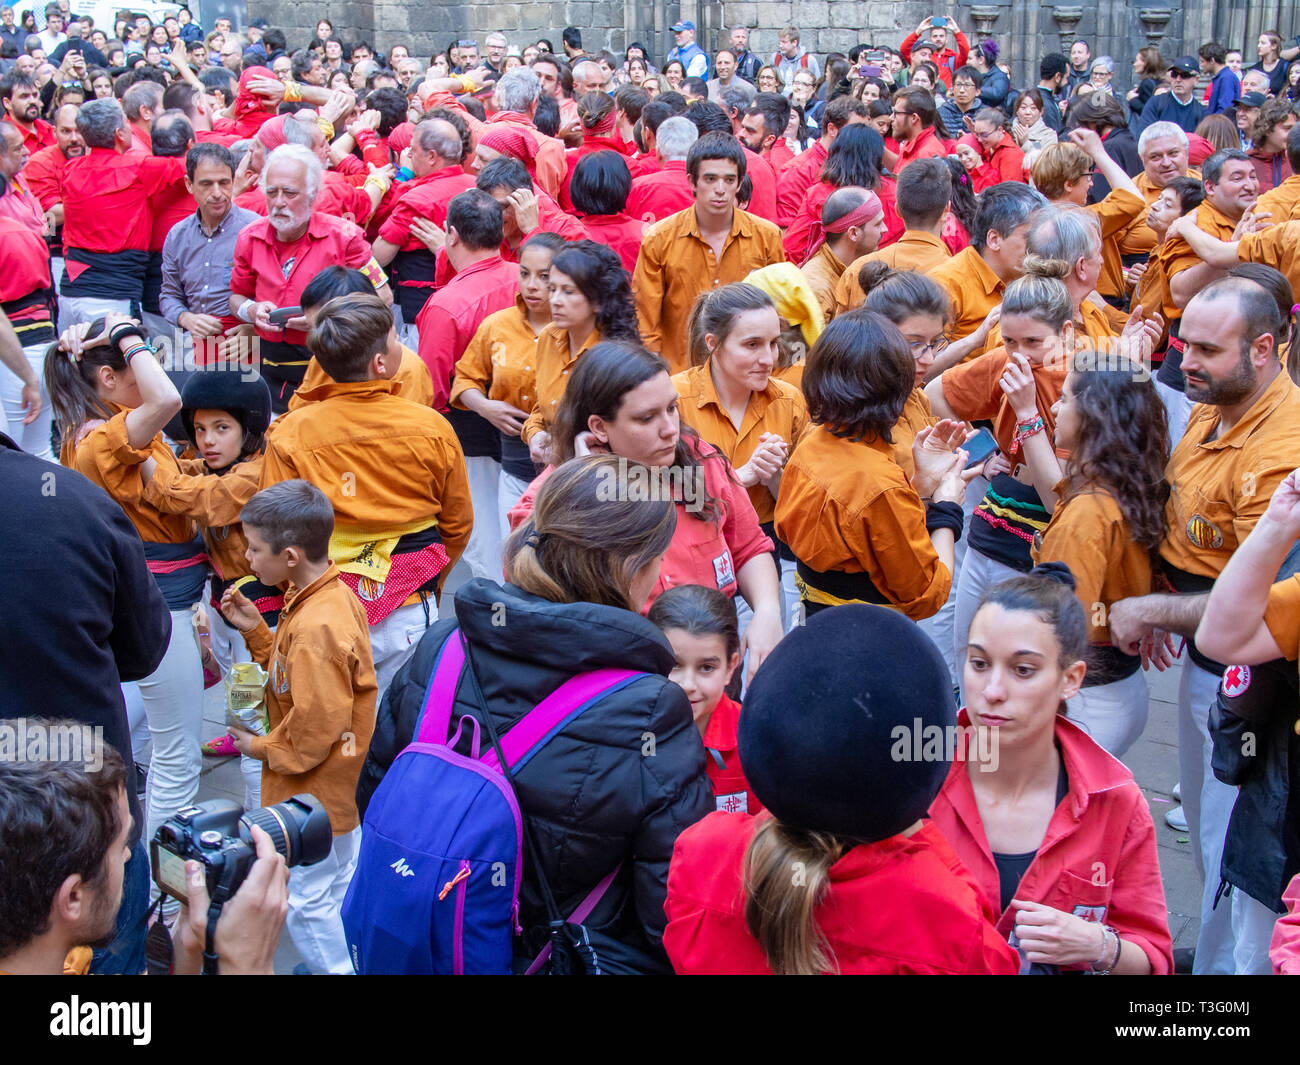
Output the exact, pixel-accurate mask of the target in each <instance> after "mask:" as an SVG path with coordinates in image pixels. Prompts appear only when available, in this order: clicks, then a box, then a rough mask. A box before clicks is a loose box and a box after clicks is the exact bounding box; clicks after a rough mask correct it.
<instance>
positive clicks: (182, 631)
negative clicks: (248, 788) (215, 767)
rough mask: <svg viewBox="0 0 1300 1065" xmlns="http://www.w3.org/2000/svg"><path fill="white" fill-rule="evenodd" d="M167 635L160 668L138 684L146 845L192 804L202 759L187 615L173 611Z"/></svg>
mask: <svg viewBox="0 0 1300 1065" xmlns="http://www.w3.org/2000/svg"><path fill="white" fill-rule="evenodd" d="M171 616H172V635H171V640H170V641H169V642H168V644H167V653H166V654H165V655H164V656H163V660H162V662H161V663H160V664H159V666H158V668H157V669H155V670H154V671H153V672H152V673H151V674H150V675H149V676H147V677H145V678H144V680H142V681H139V690H140V697H141V699H142V700H143V702H144V712H145V717H146V718H147V719H148V721H149V735H150V738H151V739H152V740H153V756H152V757H151V758H150V760H149V789H148V796H147V799H146V803H145V822H146V825H147V828H148V830H147V832H146V835H145V838H146V839H153V834H154V832H155V830H156V829H157V828H158V826H159V825H160V824H162V823H163V822H164V821H165V820H167V818H169V817H171V816H172V815H173V814H174V813H176V811H177V810H179V809H180V808H181V807H183V806H188V805H189V804H190V803H191V802H193V801H194V796H195V795H196V794H198V790H199V771H200V770H201V769H202V767H203V755H202V752H201V751H200V750H199V742H200V739H201V733H202V730H203V663H202V660H201V659H200V657H199V645H198V644H197V643H196V642H195V641H194V628H193V625H192V624H191V622H190V617H191V615H190V612H189V611H188V610H173V611H172V612H171Z"/></svg>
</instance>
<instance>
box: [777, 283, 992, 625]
mask: <svg viewBox="0 0 1300 1065" xmlns="http://www.w3.org/2000/svg"><path fill="white" fill-rule="evenodd" d="M915 386H916V363H915V360H914V359H913V358H912V354H911V351H910V350H909V348H908V344H907V341H905V340H904V339H903V335H902V334H901V333H900V332H899V331H898V327H897V326H895V325H894V324H893V323H892V322H890V321H888V320H887V319H885V318H883V317H881V316H880V315H878V314H875V313H873V312H871V311H867V310H863V309H861V308H859V309H857V310H853V311H849V312H848V313H847V314H842V315H840V316H839V317H837V318H836V319H835V320H834V321H832V322H831V324H830V325H828V326H827V327H826V330H825V332H823V333H822V335H821V336H820V337H819V338H818V340H817V343H816V344H815V345H813V349H812V352H811V353H810V354H809V356H808V365H807V369H805V370H804V377H803V394H804V399H805V400H806V402H807V404H808V415H809V418H810V419H811V421H812V423H813V428H812V429H810V430H809V431H808V432H807V433H806V434H805V435H804V437H803V439H802V440H801V441H800V442H799V445H798V446H797V447H796V448H795V450H794V454H793V455H792V456H791V457H790V460H789V462H788V463H787V464H786V469H785V474H784V476H783V477H782V481H781V496H780V498H779V499H778V500H777V504H776V520H775V528H776V532H777V535H778V536H780V538H781V539H782V540H783V541H784V542H785V543H787V544H788V545H789V546H790V550H791V551H793V552H794V555H795V558H797V559H798V563H797V566H798V583H799V590H800V595H801V597H802V600H803V605H804V610H805V613H807V614H812V613H815V612H817V611H820V610H825V609H827V608H828V607H832V606H837V605H840V604H842V603H852V602H864V603H879V604H889V605H892V606H894V607H896V608H897V609H899V610H901V611H902V612H903V613H905V614H906V615H907V616H908V617H910V618H912V619H913V620H915V621H919V620H921V619H922V618H928V617H931V616H933V615H934V614H935V613H937V612H938V610H939V608H940V607H941V606H943V604H944V602H945V601H946V600H947V598H948V592H949V590H950V589H951V587H952V572H953V545H954V543H955V539H956V537H957V536H959V535H960V534H961V526H962V513H961V501H962V499H963V498H964V497H965V494H966V479H965V477H964V476H963V467H964V466H965V462H966V453H965V452H964V451H960V450H954V448H957V447H958V446H959V445H960V443H961V442H962V441H964V440H965V438H966V429H965V426H962V425H959V424H956V423H950V425H949V427H948V429H949V430H950V431H945V432H944V433H943V434H941V437H940V434H938V433H937V431H936V430H931V432H930V433H928V434H925V438H924V439H923V440H922V441H921V444H922V446H923V447H924V446H925V444H926V443H927V442H930V441H933V444H934V446H936V447H939V448H940V454H938V455H937V456H935V460H933V461H932V460H930V459H928V458H927V459H926V461H920V460H917V459H916V456H918V455H919V454H921V452H919V451H918V450H917V448H915V447H914V449H913V456H914V460H915V461H916V466H917V469H916V470H915V471H914V473H913V478H912V480H910V481H909V479H908V477H907V476H906V475H905V474H904V473H903V470H902V468H901V467H900V466H899V464H898V460H897V459H896V458H895V457H894V437H893V430H894V427H895V426H896V425H897V424H898V421H899V419H900V418H901V417H902V416H903V409H904V407H905V406H906V404H907V399H908V396H909V395H911V393H912V391H913V389H914V388H915ZM940 445H941V446H940ZM945 452H946V453H945ZM972 476H973V475H972ZM918 485H919V487H918ZM923 497H928V498H929V501H928V502H925V501H923Z"/></svg>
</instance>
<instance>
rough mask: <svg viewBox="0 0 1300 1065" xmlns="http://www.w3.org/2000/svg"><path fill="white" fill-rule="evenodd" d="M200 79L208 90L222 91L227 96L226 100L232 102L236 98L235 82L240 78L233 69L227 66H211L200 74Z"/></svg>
mask: <svg viewBox="0 0 1300 1065" xmlns="http://www.w3.org/2000/svg"><path fill="white" fill-rule="evenodd" d="M199 81H201V82H202V83H203V88H204V89H205V90H206V91H208V92H221V93H224V94H225V96H226V102H227V103H230V102H231V101H232V100H234V98H235V84H236V82H237V81H238V79H237V78H236V77H235V75H234V73H233V72H232V71H229V70H227V69H226V68H225V67H210V68H209V69H207V70H205V71H203V73H201V74H200V75H199Z"/></svg>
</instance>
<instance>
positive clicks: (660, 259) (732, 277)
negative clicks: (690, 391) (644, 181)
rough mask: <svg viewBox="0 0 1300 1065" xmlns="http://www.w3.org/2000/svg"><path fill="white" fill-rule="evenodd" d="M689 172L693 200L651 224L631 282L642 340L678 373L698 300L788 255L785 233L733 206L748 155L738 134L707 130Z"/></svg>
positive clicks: (688, 164) (693, 151) (695, 146)
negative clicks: (690, 318) (782, 234)
mask: <svg viewBox="0 0 1300 1065" xmlns="http://www.w3.org/2000/svg"><path fill="white" fill-rule="evenodd" d="M686 172H687V175H688V176H689V177H690V181H691V191H692V192H693V194H694V196H695V205H694V206H693V207H689V208H687V209H686V210H684V211H679V212H678V213H677V214H675V215H670V216H669V217H668V218H665V219H663V221H661V222H657V223H656V224H655V225H654V226H653V227H651V229H650V231H649V232H648V233H647V234H646V238H645V241H644V242H643V243H642V245H641V255H640V257H639V258H638V259H637V263H636V272H635V273H634V275H633V279H632V287H633V289H634V290H635V292H636V309H637V318H638V319H639V321H640V325H641V338H642V340H643V342H644V343H645V345H646V347H648V348H649V349H650V350H651V351H657V352H658V353H659V354H661V355H662V356H663V357H664V359H665V360H666V361H667V362H668V365H669V366H670V367H671V368H672V370H673V372H677V371H679V370H683V369H685V368H686V324H687V319H688V318H689V317H690V310H691V307H692V306H693V305H694V303H695V298H696V297H697V296H698V295H699V294H700V293H701V292H708V291H711V290H712V289H714V288H716V287H717V286H719V285H725V284H728V283H729V282H732V281H743V280H744V279H745V276H746V275H747V274H748V273H749V272H750V271H751V270H755V269H757V268H759V267H762V266H767V265H768V264H769V263H778V262H782V261H783V260H784V259H785V254H784V252H783V251H782V248H781V231H780V230H779V229H777V228H776V226H774V225H773V224H772V223H771V222H766V221H764V220H763V219H761V218H756V217H754V216H753V215H750V214H748V213H747V212H745V211H742V210H741V209H740V208H739V207H737V206H736V195H737V193H738V192H739V191H740V183H741V182H742V181H743V180H744V178H745V156H744V152H743V151H742V149H741V147H740V144H739V143H738V142H737V141H736V139H735V138H734V137H731V136H728V135H726V134H722V133H706V134H705V135H704V136H703V137H701V138H700V139H699V140H697V141H696V142H695V143H694V144H693V145H692V146H691V150H690V154H689V155H688V156H687V159H686Z"/></svg>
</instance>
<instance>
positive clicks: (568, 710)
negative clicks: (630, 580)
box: [444, 669, 646, 772]
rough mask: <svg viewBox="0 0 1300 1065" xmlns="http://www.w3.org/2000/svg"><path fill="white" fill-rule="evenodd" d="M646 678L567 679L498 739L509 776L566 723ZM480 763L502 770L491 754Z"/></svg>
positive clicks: (603, 672) (626, 673) (612, 672)
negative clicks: (604, 699)
mask: <svg viewBox="0 0 1300 1065" xmlns="http://www.w3.org/2000/svg"><path fill="white" fill-rule="evenodd" d="M645 675H646V674H644V673H639V672H637V671H636V670H632V669H596V670H592V671H591V672H590V673H579V674H578V675H577V676H576V677H570V678H569V679H568V680H567V681H565V682H564V683H563V684H561V685H560V686H559V687H558V688H556V689H555V691H553V692H551V694H550V695H548V696H547V697H546V698H545V699H543V700H542V701H541V702H540V703H538V704H537V705H536V706H535V707H533V709H532V710H530V711H529V712H528V713H527V714H525V715H524V716H523V717H522V718H520V720H519V722H518V723H517V724H516V725H515V726H514V727H513V728H512V729H511V730H510V731H509V732H507V733H506V734H505V735H504V736H502V737H501V753H502V754H503V755H505V758H506V762H507V763H508V764H509V766H510V769H511V772H515V771H517V770H519V769H520V768H521V767H522V766H523V765H524V764H525V763H526V762H527V761H528V760H529V759H530V758H531V757H532V756H533V755H534V754H536V753H537V751H539V750H540V749H541V748H542V747H543V746H545V744H546V742H547V741H548V740H549V739H550V738H551V737H552V736H554V735H555V734H556V733H557V732H559V731H560V729H562V728H563V727H564V726H565V724H566V723H567V722H569V721H571V720H572V719H573V718H575V717H578V716H579V715H580V714H582V712H583V711H584V710H586V709H587V708H588V707H589V706H591V705H592V704H593V703H595V702H596V701H598V700H599V699H602V698H604V697H605V696H606V695H610V694H612V693H613V692H616V691H618V690H619V689H621V688H625V687H627V685H629V684H631V683H632V682H633V681H634V680H636V679H637V678H638V677H643V676H645ZM444 735H445V734H444ZM482 760H483V764H484V765H486V766H487V767H488V768H490V769H497V770H499V769H500V768H501V765H500V762H499V761H498V760H497V754H496V751H494V750H491V749H489V750H488V751H486V752H485V753H484V755H483V759H482Z"/></svg>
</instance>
